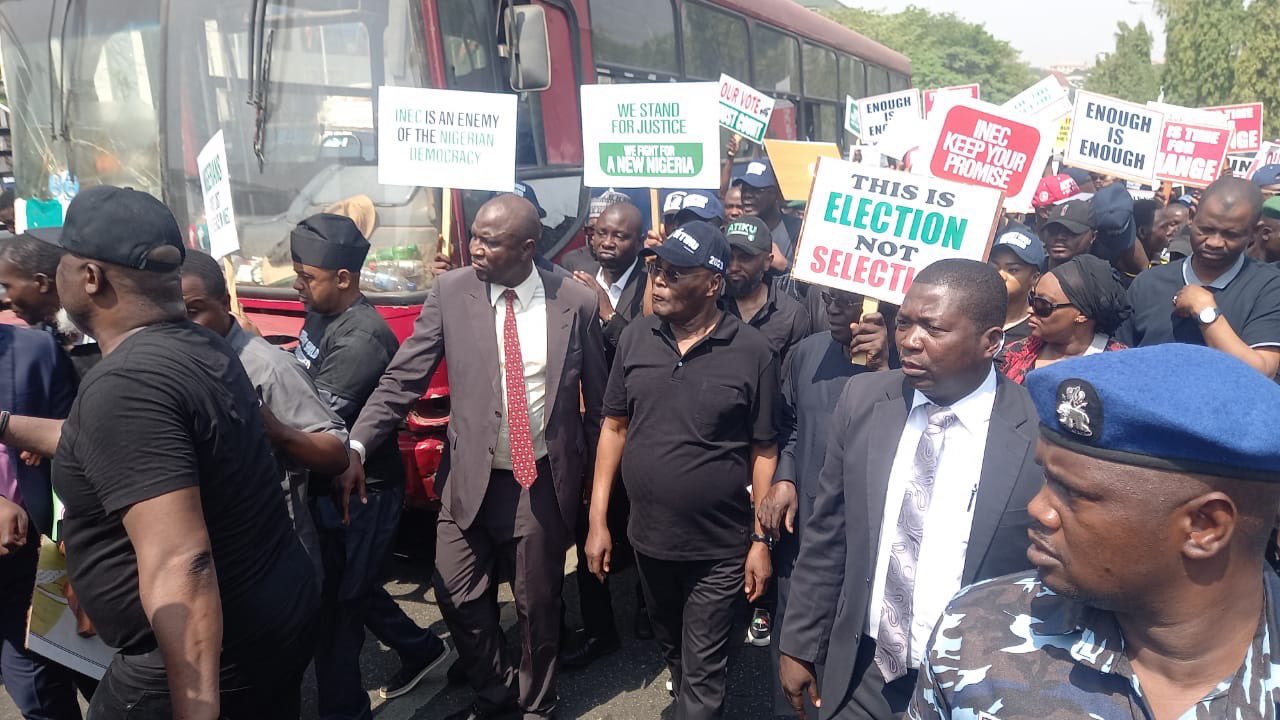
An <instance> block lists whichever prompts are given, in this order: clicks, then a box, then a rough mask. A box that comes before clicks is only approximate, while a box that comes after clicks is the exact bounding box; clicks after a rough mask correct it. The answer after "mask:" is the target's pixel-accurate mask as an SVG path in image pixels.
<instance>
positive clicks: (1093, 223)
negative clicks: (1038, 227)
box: [1044, 200, 1098, 235]
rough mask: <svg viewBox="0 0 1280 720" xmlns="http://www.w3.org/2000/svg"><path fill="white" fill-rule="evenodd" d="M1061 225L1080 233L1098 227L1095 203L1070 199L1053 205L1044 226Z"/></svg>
mask: <svg viewBox="0 0 1280 720" xmlns="http://www.w3.org/2000/svg"><path fill="white" fill-rule="evenodd" d="M1054 224H1057V225H1061V226H1063V227H1065V228H1066V229H1067V230H1070V231H1071V232H1073V233H1075V234H1077V235H1079V234H1080V233H1082V232H1084V231H1086V230H1093V229H1095V228H1097V227H1098V221H1097V218H1096V217H1095V216H1094V214H1093V203H1092V202H1090V201H1089V200H1068V201H1066V202H1064V203H1059V204H1057V205H1054V206H1053V209H1052V210H1050V211H1049V217H1048V218H1047V219H1045V221H1044V226H1045V227H1049V226H1050V225H1054Z"/></svg>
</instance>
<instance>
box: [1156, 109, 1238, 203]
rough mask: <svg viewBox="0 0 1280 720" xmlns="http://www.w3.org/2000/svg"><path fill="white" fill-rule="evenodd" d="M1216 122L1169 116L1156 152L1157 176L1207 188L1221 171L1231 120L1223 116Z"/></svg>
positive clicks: (1187, 185)
mask: <svg viewBox="0 0 1280 720" xmlns="http://www.w3.org/2000/svg"><path fill="white" fill-rule="evenodd" d="M1210 119H1213V120H1216V122H1215V123H1213V124H1204V123H1197V122H1185V121H1182V120H1170V119H1166V120H1165V122H1164V129H1163V130H1162V131H1161V133H1160V148H1159V150H1158V152H1157V153H1156V179H1157V180H1168V181H1169V182H1171V183H1173V184H1174V185H1183V186H1186V187H1197V188H1204V187H1209V185H1210V184H1211V183H1212V182H1213V181H1214V180H1217V179H1218V177H1219V176H1221V175H1222V168H1223V164H1224V163H1225V162H1226V156H1227V146H1228V145H1230V144H1231V123H1230V122H1229V121H1227V120H1224V119H1222V118H1220V117H1211V118H1210Z"/></svg>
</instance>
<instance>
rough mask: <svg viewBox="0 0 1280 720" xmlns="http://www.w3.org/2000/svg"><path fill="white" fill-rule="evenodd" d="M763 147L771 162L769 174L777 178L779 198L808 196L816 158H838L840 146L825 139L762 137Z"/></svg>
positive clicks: (796, 198)
mask: <svg viewBox="0 0 1280 720" xmlns="http://www.w3.org/2000/svg"><path fill="white" fill-rule="evenodd" d="M764 150H765V153H766V154H767V155H768V156H769V163H770V164H771V165H773V174H774V175H776V176H777V178H778V189H779V190H781V191H782V199H783V200H808V199H809V188H810V187H812V186H813V173H814V172H815V171H816V170H817V167H818V158H820V157H829V158H836V159H837V160H839V159H840V148H838V147H836V144H835V143H828V142H797V141H795V140H765V141H764Z"/></svg>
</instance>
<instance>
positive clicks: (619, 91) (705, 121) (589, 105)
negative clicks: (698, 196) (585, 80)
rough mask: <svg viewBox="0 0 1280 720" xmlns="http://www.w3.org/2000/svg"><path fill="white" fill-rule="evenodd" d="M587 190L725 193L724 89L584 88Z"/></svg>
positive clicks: (664, 86) (678, 85) (706, 86)
mask: <svg viewBox="0 0 1280 720" xmlns="http://www.w3.org/2000/svg"><path fill="white" fill-rule="evenodd" d="M581 92H582V152H583V158H582V175H583V182H584V183H585V184H586V185H588V186H589V187H624V188H708V189H718V188H719V187H720V101H719V95H720V83H640V84H634V85H633V84H628V85H583V86H582V90H581Z"/></svg>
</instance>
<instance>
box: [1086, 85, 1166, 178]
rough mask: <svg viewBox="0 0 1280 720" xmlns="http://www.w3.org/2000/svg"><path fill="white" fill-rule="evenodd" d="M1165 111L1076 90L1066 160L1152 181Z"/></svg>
mask: <svg viewBox="0 0 1280 720" xmlns="http://www.w3.org/2000/svg"><path fill="white" fill-rule="evenodd" d="M1163 126H1164V114H1163V113H1161V112H1160V111H1158V110H1153V109H1151V108H1148V107H1144V106H1142V105H1137V104H1134V103H1131V102H1126V101H1124V100H1117V99H1116V98H1113V97H1107V96H1106V95H1098V94H1096V93H1090V92H1084V91H1083V90H1081V91H1080V92H1078V93H1076V106H1075V111H1074V112H1073V113H1072V115H1071V138H1070V140H1068V141H1067V152H1066V156H1065V157H1064V158H1063V162H1065V163H1066V164H1068V165H1070V166H1072V167H1077V168H1080V169H1082V170H1092V171H1094V172H1099V173H1104V174H1107V175H1111V176H1114V177H1118V178H1124V179H1126V180H1136V181H1138V182H1141V183H1146V184H1151V183H1153V182H1154V181H1155V176H1156V153H1157V152H1158V151H1159V147H1160V131H1161V128H1163Z"/></svg>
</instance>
